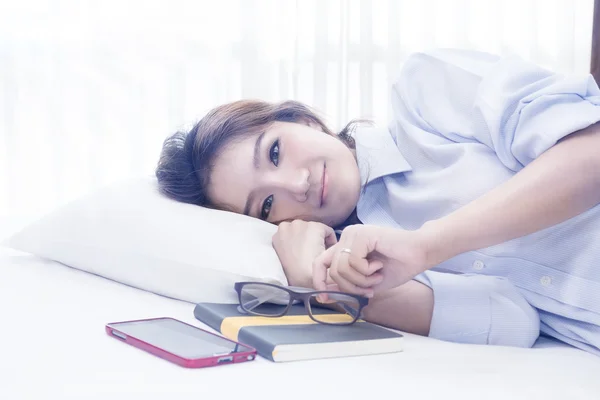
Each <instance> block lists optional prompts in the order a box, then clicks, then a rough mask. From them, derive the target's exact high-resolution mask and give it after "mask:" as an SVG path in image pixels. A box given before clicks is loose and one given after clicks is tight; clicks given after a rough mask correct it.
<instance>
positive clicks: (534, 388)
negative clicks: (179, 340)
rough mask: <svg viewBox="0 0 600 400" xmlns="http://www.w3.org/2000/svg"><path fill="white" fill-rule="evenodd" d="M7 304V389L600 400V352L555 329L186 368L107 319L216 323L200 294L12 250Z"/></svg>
mask: <svg viewBox="0 0 600 400" xmlns="http://www.w3.org/2000/svg"><path fill="white" fill-rule="evenodd" d="M0 305H1V316H2V329H1V332H2V333H1V340H0V356H1V357H0V382H1V384H0V399H11V400H14V399H46V398H48V399H100V398H102V399H106V398H110V399H137V398H139V399H175V398H180V399H188V398H195V399H200V398H209V397H208V396H210V398H211V399H212V398H217V396H222V397H223V396H227V397H228V398H230V397H232V396H235V398H243V399H276V398H277V399H296V398H297V399H300V398H302V399H306V398H307V397H312V398H316V399H320V398H327V399H331V398H340V399H378V398H394V399H395V398H398V399H411V400H414V399H442V398H444V399H445V398H460V399H478V400H479V399H528V400H531V399H544V400H549V399H569V400H573V399H600V379H598V377H599V376H600V357H597V356H594V355H591V354H587V353H585V352H583V351H581V350H577V349H574V348H571V347H569V346H566V345H563V344H560V343H558V342H555V341H551V340H548V339H541V340H539V341H538V343H537V344H536V346H535V347H534V348H533V349H517V348H507V347H495V346H476V345H461V344H454V343H447V342H442V341H438V340H435V339H429V338H424V337H420V336H416V335H410V334H405V336H406V338H405V350H404V351H403V352H401V353H394V354H387V355H373V356H361V357H347V358H336V359H325V360H311V361H296V362H288V363H272V362H270V361H267V360H264V359H261V358H259V359H257V360H256V361H253V362H250V363H243V364H237V365H225V366H219V367H213V368H206V369H185V368H182V367H179V366H177V365H174V364H171V363H168V362H166V361H164V360H162V359H160V358H157V357H154V356H152V355H150V354H147V353H145V352H142V351H140V350H138V349H136V348H133V347H130V346H128V345H126V344H124V343H121V342H119V341H117V340H115V339H113V338H111V337H109V336H108V335H106V334H105V332H104V325H105V324H106V323H107V322H113V321H119V320H128V319H139V318H150V317H158V316H169V317H174V318H178V319H180V320H182V321H185V322H188V323H191V324H193V325H196V326H199V327H203V328H205V329H209V330H210V328H208V327H206V326H204V325H203V324H201V323H200V322H199V321H197V320H196V319H195V318H194V316H193V309H194V304H190V303H186V302H182V301H178V300H174V299H170V298H165V297H161V296H158V295H156V294H153V293H149V292H145V291H142V290H139V289H135V288H132V287H129V286H126V285H123V284H121V283H118V282H114V281H110V280H108V279H105V278H102V277H99V276H95V275H92V274H90V273H87V272H82V271H79V270H76V269H72V268H69V267H66V266H64V265H62V264H59V263H56V262H52V261H47V260H42V259H40V258H38V257H35V256H33V255H30V254H25V253H21V252H16V251H13V250H11V249H7V248H0ZM190 396H192V397H190ZM384 396H385V397H384Z"/></svg>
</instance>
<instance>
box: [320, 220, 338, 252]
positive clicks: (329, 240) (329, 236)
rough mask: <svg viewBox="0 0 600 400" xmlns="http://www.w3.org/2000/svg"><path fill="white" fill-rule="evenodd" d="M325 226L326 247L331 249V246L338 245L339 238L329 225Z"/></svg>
mask: <svg viewBox="0 0 600 400" xmlns="http://www.w3.org/2000/svg"><path fill="white" fill-rule="evenodd" d="M323 226H324V227H325V228H324V237H323V239H324V240H325V247H326V248H330V247H331V246H333V245H335V244H336V243H337V237H336V236H335V231H334V230H333V228H331V227H330V226H327V225H323Z"/></svg>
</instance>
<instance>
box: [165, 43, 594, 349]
mask: <svg viewBox="0 0 600 400" xmlns="http://www.w3.org/2000/svg"><path fill="white" fill-rule="evenodd" d="M392 102H393V103H392V106H393V111H394V116H393V121H392V122H391V124H390V125H389V127H387V128H376V127H370V126H367V127H365V126H359V125H357V124H355V123H351V124H349V125H348V126H347V127H346V129H344V130H343V131H342V132H341V133H340V134H339V135H335V134H333V133H332V132H331V131H330V130H329V129H328V128H327V127H326V126H325V125H324V124H323V123H322V121H321V120H320V119H319V118H318V117H317V116H316V115H315V114H314V113H313V112H312V111H310V110H309V109H308V108H307V107H305V106H303V105H302V104H299V103H294V102H285V103H282V104H268V103H265V102H260V101H241V102H235V103H232V104H227V105H224V106H221V107H218V108H216V109H214V110H213V111H211V112H210V113H208V115H206V116H205V117H204V118H203V119H202V120H201V121H200V122H199V123H198V124H197V125H196V126H195V127H194V128H193V129H192V130H191V131H190V132H189V133H188V134H184V133H178V134H175V135H174V136H172V137H171V138H169V139H167V140H166V141H165V144H164V148H163V153H162V155H161V159H160V162H159V165H158V168H157V171H156V173H157V177H158V180H159V182H160V186H161V188H162V190H163V192H164V193H166V194H167V195H169V196H171V197H172V198H175V199H177V200H180V201H184V202H189V203H194V204H198V205H203V206H208V207H215V208H218V209H222V210H229V211H233V212H237V213H243V214H246V215H249V216H252V217H256V218H261V219H263V220H266V221H269V222H272V223H274V224H279V228H278V232H277V234H276V235H275V237H274V239H273V245H274V247H275V249H276V251H277V254H278V255H279V258H280V259H281V262H282V264H283V266H284V269H285V272H286V275H287V276H288V279H289V281H290V284H293V285H303V286H313V287H314V288H315V289H318V290H324V289H327V288H330V289H339V290H343V291H348V292H352V293H359V294H364V295H367V296H369V297H372V300H371V302H370V305H369V306H368V307H367V308H366V311H365V318H366V319H367V320H370V321H372V322H376V323H380V324H382V325H386V326H390V327H392V328H396V329H400V330H403V331H408V332H412V333H417V334H421V335H429V336H431V337H435V338H438V339H442V340H448V341H454V342H463V343H478V344H500V345H511V346H521V347H529V346H531V345H532V344H533V343H534V342H535V340H536V339H537V337H538V335H539V334H540V331H541V332H542V333H543V334H545V335H549V336H552V337H554V338H557V339H559V340H561V341H563V342H566V343H569V344H571V345H574V346H576V347H579V348H581V349H584V350H587V351H590V352H593V353H596V354H600V265H599V264H600V261H599V260H600V207H598V206H597V204H598V203H600V157H599V155H600V124H598V123H597V122H598V121H600V90H599V89H598V86H597V85H596V83H595V82H594V80H593V78H592V77H591V76H561V75H559V74H555V73H552V72H550V71H547V70H544V69H542V68H540V67H537V66H535V65H532V64H530V63H527V62H524V61H523V60H520V59H517V58H504V59H503V58H498V57H495V56H492V55H489V54H483V53H477V52H471V51H456V50H440V51H434V52H430V53H420V54H415V55H413V56H411V57H410V58H409V59H408V60H407V62H406V64H405V66H404V67H403V69H402V72H401V74H400V76H399V79H398V80H397V81H396V82H395V83H394V85H393V88H392ZM331 227H335V228H338V229H342V228H344V227H346V228H345V229H343V231H342V232H341V236H340V238H339V241H336V236H335V234H334V230H333V229H332V228H331ZM338 232H339V230H338ZM322 300H323V301H325V300H326V299H325V298H323V299H322Z"/></svg>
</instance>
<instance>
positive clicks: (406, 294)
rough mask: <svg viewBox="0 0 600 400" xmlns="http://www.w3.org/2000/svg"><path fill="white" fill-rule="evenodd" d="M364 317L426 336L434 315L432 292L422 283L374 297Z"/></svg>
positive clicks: (370, 320) (411, 283) (394, 289)
mask: <svg viewBox="0 0 600 400" xmlns="http://www.w3.org/2000/svg"><path fill="white" fill-rule="evenodd" d="M363 314H364V315H363V317H364V319H365V320H366V321H369V322H372V323H375V324H379V325H383V326H387V327H388V328H392V329H398V330H401V331H404V332H409V333H414V334H417V335H422V336H427V335H428V334H429V327H430V324H431V316H432V315H433V291H432V290H431V289H430V288H429V287H428V286H426V285H424V284H422V283H420V282H417V281H414V280H413V281H409V282H407V283H405V284H404V285H401V286H398V287H395V288H393V289H389V290H386V291H383V292H377V293H375V296H374V297H373V298H372V299H370V300H369V305H368V306H367V307H365V309H364V312H363Z"/></svg>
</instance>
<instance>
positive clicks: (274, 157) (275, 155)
mask: <svg viewBox="0 0 600 400" xmlns="http://www.w3.org/2000/svg"><path fill="white" fill-rule="evenodd" d="M269 158H270V159H271V162H272V163H273V165H275V166H277V165H278V164H279V140H276V141H275V142H274V143H273V145H272V146H271V149H270V150H269Z"/></svg>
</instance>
